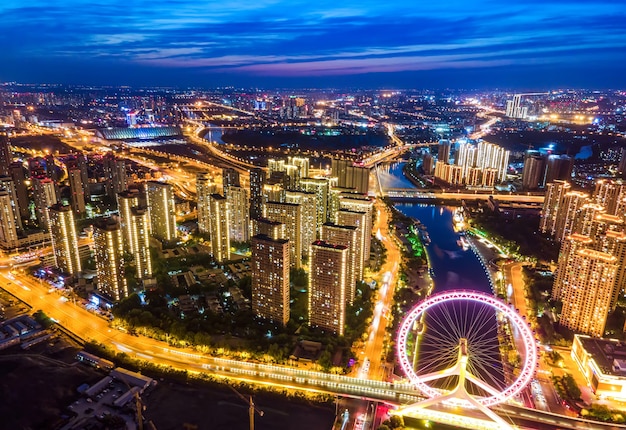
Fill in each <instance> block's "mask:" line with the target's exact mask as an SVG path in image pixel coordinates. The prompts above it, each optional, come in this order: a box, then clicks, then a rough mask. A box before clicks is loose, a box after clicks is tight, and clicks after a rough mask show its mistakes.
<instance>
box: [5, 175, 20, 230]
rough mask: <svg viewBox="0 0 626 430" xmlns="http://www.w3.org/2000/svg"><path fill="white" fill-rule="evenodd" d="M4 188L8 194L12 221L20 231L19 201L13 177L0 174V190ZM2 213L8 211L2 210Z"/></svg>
mask: <svg viewBox="0 0 626 430" xmlns="http://www.w3.org/2000/svg"><path fill="white" fill-rule="evenodd" d="M1 190H4V191H6V192H7V194H8V195H9V201H10V204H11V211H10V213H11V214H12V216H13V221H12V223H14V224H15V227H16V229H17V230H18V231H22V230H23V227H22V218H21V217H20V210H19V206H18V205H19V201H18V198H17V193H16V189H15V182H13V179H12V178H11V177H10V176H0V191H1ZM2 213H3V214H4V213H9V212H8V211H3V212H2Z"/></svg>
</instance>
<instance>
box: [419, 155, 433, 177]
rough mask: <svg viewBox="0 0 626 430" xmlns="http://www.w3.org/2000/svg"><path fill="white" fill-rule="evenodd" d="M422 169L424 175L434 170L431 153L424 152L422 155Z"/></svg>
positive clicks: (430, 173)
mask: <svg viewBox="0 0 626 430" xmlns="http://www.w3.org/2000/svg"><path fill="white" fill-rule="evenodd" d="M422 169H423V170H424V174H425V175H428V176H430V175H432V174H433V171H434V170H435V160H434V158H433V156H432V155H430V154H424V156H423V157H422Z"/></svg>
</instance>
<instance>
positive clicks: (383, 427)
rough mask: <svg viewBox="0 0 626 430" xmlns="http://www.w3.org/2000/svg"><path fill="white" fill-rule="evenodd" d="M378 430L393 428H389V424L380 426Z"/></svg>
mask: <svg viewBox="0 0 626 430" xmlns="http://www.w3.org/2000/svg"><path fill="white" fill-rule="evenodd" d="M377 430H391V427H389V426H388V425H387V424H381V425H380V426H378V429H377Z"/></svg>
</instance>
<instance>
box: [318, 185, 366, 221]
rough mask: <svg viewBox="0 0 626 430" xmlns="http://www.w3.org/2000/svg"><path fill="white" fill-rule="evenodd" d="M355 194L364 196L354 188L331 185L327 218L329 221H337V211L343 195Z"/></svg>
mask: <svg viewBox="0 0 626 430" xmlns="http://www.w3.org/2000/svg"><path fill="white" fill-rule="evenodd" d="M347 195H354V196H356V197H357V198H359V197H363V194H359V193H357V192H356V190H355V189H354V188H339V187H334V186H332V185H331V187H330V189H329V192H328V204H327V207H328V214H327V216H326V219H327V221H328V222H336V221H337V212H338V211H339V209H340V207H339V199H340V198H341V196H347Z"/></svg>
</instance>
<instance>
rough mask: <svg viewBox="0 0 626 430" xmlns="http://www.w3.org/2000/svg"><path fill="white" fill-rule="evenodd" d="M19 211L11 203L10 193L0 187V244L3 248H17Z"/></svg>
mask: <svg viewBox="0 0 626 430" xmlns="http://www.w3.org/2000/svg"><path fill="white" fill-rule="evenodd" d="M16 219H19V213H18V212H17V209H16V207H15V206H14V204H13V201H12V198H11V194H10V193H9V191H7V190H6V189H1V188H0V246H1V247H2V248H4V249H11V248H17V246H18V236H17V232H18V225H17V222H16Z"/></svg>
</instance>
